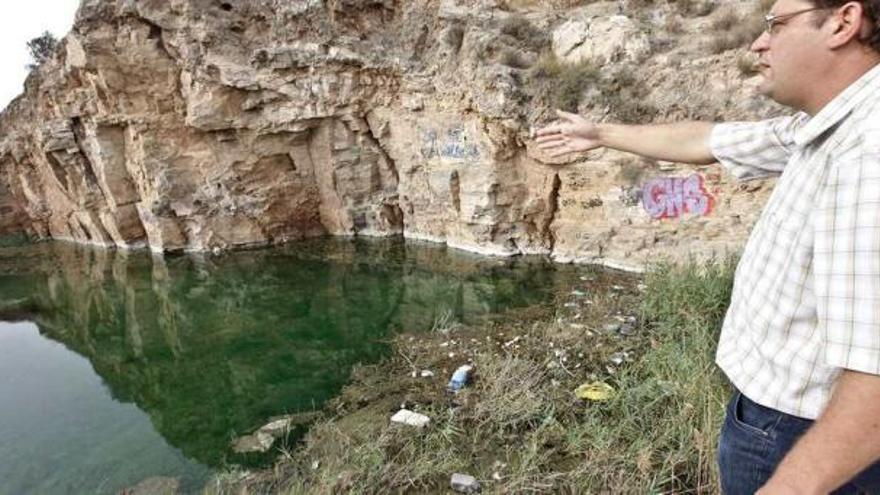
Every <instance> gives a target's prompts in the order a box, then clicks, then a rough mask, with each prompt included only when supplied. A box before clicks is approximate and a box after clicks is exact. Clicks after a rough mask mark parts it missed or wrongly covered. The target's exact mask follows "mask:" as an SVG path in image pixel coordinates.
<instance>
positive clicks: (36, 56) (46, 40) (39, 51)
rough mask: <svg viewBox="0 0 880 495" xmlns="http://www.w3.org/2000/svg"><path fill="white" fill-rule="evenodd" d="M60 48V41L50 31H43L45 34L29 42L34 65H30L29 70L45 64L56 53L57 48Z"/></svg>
mask: <svg viewBox="0 0 880 495" xmlns="http://www.w3.org/2000/svg"><path fill="white" fill-rule="evenodd" d="M56 46H58V40H56V39H55V36H52V33H50V32H49V31H43V34H41V35H39V36H37V37H36V38H34V39H32V40H30V41H28V42H27V48H28V52H29V53H30V55H31V59H33V63H31V64H28V69H33V68H34V67H36V66H38V65H40V64H42V63H43V62H45V61H46V60H47V59H48V58H49V57H51V56H52V54H53V53H55V47H56Z"/></svg>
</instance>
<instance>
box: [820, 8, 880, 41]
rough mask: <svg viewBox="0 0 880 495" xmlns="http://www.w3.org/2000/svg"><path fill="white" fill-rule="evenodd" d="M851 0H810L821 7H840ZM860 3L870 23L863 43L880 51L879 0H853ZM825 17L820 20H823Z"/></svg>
mask: <svg viewBox="0 0 880 495" xmlns="http://www.w3.org/2000/svg"><path fill="white" fill-rule="evenodd" d="M852 1H853V0H812V3H813V5H815V6H816V7H821V8H823V9H836V8H838V7H842V6H844V5H846V4H847V3H849V2H852ZM855 1H858V2H859V3H861V4H862V6H863V7H864V9H865V17H867V18H868V22H870V23H871V34H870V35H868V38H867V39H864V40H862V42H863V43H865V44H866V45H868V46H870V47H871V48H873V49H874V51H875V52H878V53H880V0H855ZM825 19H827V17H822V18H820V20H821V21H822V22H824V20H825Z"/></svg>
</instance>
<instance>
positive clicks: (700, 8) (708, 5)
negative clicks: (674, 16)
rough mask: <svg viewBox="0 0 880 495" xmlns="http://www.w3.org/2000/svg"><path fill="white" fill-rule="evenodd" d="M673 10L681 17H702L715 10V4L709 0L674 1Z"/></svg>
mask: <svg viewBox="0 0 880 495" xmlns="http://www.w3.org/2000/svg"><path fill="white" fill-rule="evenodd" d="M675 8H676V10H678V11H679V12H680V13H681V15H683V16H687V17H703V16H707V15H709V14H711V13H712V11H713V10H715V3H714V2H712V1H711V0H675Z"/></svg>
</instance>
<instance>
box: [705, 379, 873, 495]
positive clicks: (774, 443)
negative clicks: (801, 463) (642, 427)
mask: <svg viewBox="0 0 880 495" xmlns="http://www.w3.org/2000/svg"><path fill="white" fill-rule="evenodd" d="M812 424H813V421H811V420H809V419H803V418H798V417H796V416H791V415H789V414H785V413H783V412H779V411H777V410H775V409H770V408H768V407H764V406H762V405H760V404H757V403H755V402H752V401H751V400H749V398H748V397H746V396H745V395H743V394H741V393H740V392H739V391H736V392H735V393H734V394H733V398H732V399H731V400H730V403H729V404H728V405H727V417H726V418H725V419H724V427H723V428H722V429H721V440H720V442H719V445H718V465H719V467H720V468H721V490H722V491H723V493H724V494H725V495H752V494H754V493H755V491H757V490H758V488H760V487H761V486H762V485H763V484H764V483H765V482H766V481H767V480H768V479H770V475H772V474H773V471H774V470H775V469H776V466H777V465H778V464H779V463H780V462H781V461H782V458H783V457H784V456H785V454H786V453H787V452H788V451H789V450H790V449H791V447H792V446H793V445H794V443H795V442H796V441H797V439H798V438H799V437H800V436H801V435H803V434H804V432H805V431H807V428H809V427H810V425H812ZM863 493H864V494H874V493H876V494H880V462H877V463H875V464H873V465H871V466H870V467H868V468H867V469H866V470H864V471H862V472H861V473H860V474H859V475H858V476H856V477H855V478H853V479H852V480H850V481H849V482H848V483H847V484H845V485H843V486H842V487H840V488H839V489H837V490H836V491H834V494H836V495H837V494H863Z"/></svg>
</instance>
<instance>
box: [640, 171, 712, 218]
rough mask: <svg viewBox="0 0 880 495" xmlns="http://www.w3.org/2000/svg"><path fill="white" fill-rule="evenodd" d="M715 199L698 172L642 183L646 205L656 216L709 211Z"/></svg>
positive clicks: (673, 216)
mask: <svg viewBox="0 0 880 495" xmlns="http://www.w3.org/2000/svg"><path fill="white" fill-rule="evenodd" d="M713 201H714V198H713V197H712V196H711V195H710V194H709V193H708V192H706V188H705V187H704V185H703V177H701V176H700V175H698V174H694V175H691V176H690V177H658V178H656V179H651V180H650V181H648V182H646V183H645V185H644V186H642V206H644V207H645V211H647V212H648V215H651V217H652V218H658V219H659V218H678V217H680V216H682V215H684V214H685V213H690V214H692V215H708V214H709V213H710V212H711V211H712V203H713Z"/></svg>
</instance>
